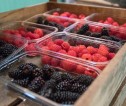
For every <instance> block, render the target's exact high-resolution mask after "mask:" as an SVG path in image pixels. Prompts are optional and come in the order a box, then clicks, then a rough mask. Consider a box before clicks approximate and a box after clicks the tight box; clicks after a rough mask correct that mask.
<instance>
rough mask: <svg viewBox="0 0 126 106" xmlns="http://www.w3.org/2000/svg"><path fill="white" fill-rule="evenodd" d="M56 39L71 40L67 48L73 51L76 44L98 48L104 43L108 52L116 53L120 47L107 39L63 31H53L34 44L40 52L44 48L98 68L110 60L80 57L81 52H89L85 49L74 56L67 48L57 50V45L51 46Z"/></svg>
mask: <svg viewBox="0 0 126 106" xmlns="http://www.w3.org/2000/svg"><path fill="white" fill-rule="evenodd" d="M56 39H60V40H63V41H65V42H71V43H69V44H70V47H69V48H68V49H69V50H74V51H76V49H74V46H76V45H85V46H86V47H88V46H93V47H95V48H99V46H100V45H101V44H102V45H105V46H106V47H108V48H109V52H113V53H116V52H117V51H118V50H119V49H120V47H121V46H120V44H118V43H116V42H110V41H107V40H98V39H95V38H93V39H91V38H87V37H86V38H84V37H82V36H81V35H77V34H71V33H65V32H62V33H54V34H53V35H52V36H50V37H48V38H46V39H43V40H42V41H39V42H37V44H36V48H37V49H38V50H39V51H41V52H45V50H46V51H50V52H51V53H57V54H60V55H62V56H66V57H67V58H71V59H72V60H75V61H79V62H82V63H86V64H90V65H93V66H95V67H98V68H100V69H103V68H104V67H105V66H106V65H107V64H108V63H109V61H110V60H107V61H104V62H96V61H92V60H93V59H82V58H81V55H82V54H88V53H89V52H86V51H84V52H82V51H83V50H82V51H81V52H82V54H79V53H81V52H79V53H78V54H77V55H76V54H75V55H76V56H75V55H74V54H69V55H67V53H68V50H67V51H66V52H63V51H62V52H61V51H60V52H59V51H58V50H60V47H59V46H58V47H55V48H56V49H54V47H53V48H52V45H53V43H52V42H54V41H55V40H56ZM55 42H56V41H55ZM48 43H49V44H48ZM55 44H57V43H55ZM50 45H51V46H50ZM67 45H68V44H67ZM71 45H73V46H71ZM47 46H48V47H47ZM61 47H62V48H63V47H64V44H62V45H61ZM65 47H68V46H65ZM72 47H73V49H70V48H72ZM56 50H57V51H56ZM61 50H62V49H61ZM97 50H98V49H97ZM76 53H77V52H76ZM96 53H97V52H96Z"/></svg>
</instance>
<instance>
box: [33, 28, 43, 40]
mask: <svg viewBox="0 0 126 106" xmlns="http://www.w3.org/2000/svg"><path fill="white" fill-rule="evenodd" d="M34 33H35V34H38V35H39V38H40V37H42V36H44V32H43V30H42V29H40V28H36V29H35V30H34Z"/></svg>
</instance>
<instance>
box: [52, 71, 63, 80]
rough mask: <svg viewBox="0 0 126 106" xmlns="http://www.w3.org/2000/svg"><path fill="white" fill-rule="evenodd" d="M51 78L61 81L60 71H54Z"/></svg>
mask: <svg viewBox="0 0 126 106" xmlns="http://www.w3.org/2000/svg"><path fill="white" fill-rule="evenodd" d="M51 79H54V80H56V82H61V81H62V76H61V73H59V72H54V73H53V74H52V76H51Z"/></svg>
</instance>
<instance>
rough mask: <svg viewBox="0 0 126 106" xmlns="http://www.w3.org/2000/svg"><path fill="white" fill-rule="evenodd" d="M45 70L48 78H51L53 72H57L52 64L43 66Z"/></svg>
mask: <svg viewBox="0 0 126 106" xmlns="http://www.w3.org/2000/svg"><path fill="white" fill-rule="evenodd" d="M41 69H42V70H43V72H44V76H45V77H44V78H45V79H46V80H49V79H50V77H51V76H52V74H53V73H54V72H55V69H54V68H52V67H51V66H50V65H48V64H46V65H43V67H42V68H41Z"/></svg>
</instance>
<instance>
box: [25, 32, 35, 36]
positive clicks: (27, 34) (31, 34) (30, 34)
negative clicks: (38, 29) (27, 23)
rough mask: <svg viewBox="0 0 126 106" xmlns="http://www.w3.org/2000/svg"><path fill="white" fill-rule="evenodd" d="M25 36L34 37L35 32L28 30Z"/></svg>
mask: <svg viewBox="0 0 126 106" xmlns="http://www.w3.org/2000/svg"><path fill="white" fill-rule="evenodd" d="M25 36H26V37H30V38H32V37H33V36H34V35H33V33H32V32H30V31H29V32H27V33H26V34H25Z"/></svg>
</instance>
